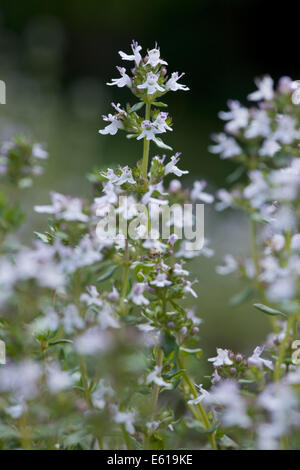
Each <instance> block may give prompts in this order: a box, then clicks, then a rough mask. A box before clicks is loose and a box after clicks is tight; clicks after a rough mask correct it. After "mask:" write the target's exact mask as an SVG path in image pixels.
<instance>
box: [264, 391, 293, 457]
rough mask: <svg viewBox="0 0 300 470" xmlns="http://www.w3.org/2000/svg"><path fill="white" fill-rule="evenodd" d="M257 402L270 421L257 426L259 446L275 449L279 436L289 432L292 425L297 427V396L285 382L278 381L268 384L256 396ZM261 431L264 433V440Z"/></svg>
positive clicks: (277, 446)
mask: <svg viewBox="0 0 300 470" xmlns="http://www.w3.org/2000/svg"><path fill="white" fill-rule="evenodd" d="M258 403H259V404H260V405H261V406H262V408H264V409H265V410H267V412H268V413H269V417H270V423H268V424H264V425H261V426H260V428H259V433H258V434H259V436H258V437H259V443H258V445H259V448H260V449H277V448H279V440H280V437H281V436H284V435H286V434H287V433H289V431H290V429H291V428H292V427H293V426H295V425H296V426H298V427H299V412H298V411H297V405H298V400H297V397H296V395H295V394H294V392H293V391H292V389H291V388H290V387H289V386H288V385H287V384H285V383H280V382H279V383H273V384H270V385H268V386H267V388H266V389H265V390H264V391H263V392H262V393H261V394H260V396H259V397H258ZM263 433H266V440H265V439H264V436H263Z"/></svg>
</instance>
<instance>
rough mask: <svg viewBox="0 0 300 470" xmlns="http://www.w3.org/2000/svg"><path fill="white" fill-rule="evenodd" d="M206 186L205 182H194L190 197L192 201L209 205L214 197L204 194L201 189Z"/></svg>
mask: <svg viewBox="0 0 300 470" xmlns="http://www.w3.org/2000/svg"><path fill="white" fill-rule="evenodd" d="M205 186H206V181H204V180H202V181H195V182H194V186H193V189H192V190H191V193H190V196H191V199H192V201H203V202H205V203H206V204H211V203H212V202H213V200H214V197H213V196H212V195H211V194H208V193H205V192H204V191H203V189H204V188H205Z"/></svg>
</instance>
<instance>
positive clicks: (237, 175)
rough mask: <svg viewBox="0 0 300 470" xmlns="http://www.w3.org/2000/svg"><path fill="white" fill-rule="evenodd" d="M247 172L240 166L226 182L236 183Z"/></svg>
mask: <svg viewBox="0 0 300 470" xmlns="http://www.w3.org/2000/svg"><path fill="white" fill-rule="evenodd" d="M244 172H245V167H244V166H243V165H241V166H238V167H237V169H236V170H234V172H233V173H230V175H229V176H227V178H226V181H227V182H228V183H230V184H231V183H235V182H236V181H237V180H238V179H239V178H240V177H241V176H242V174H243V173H244Z"/></svg>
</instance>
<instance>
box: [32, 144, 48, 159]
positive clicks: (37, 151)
mask: <svg viewBox="0 0 300 470" xmlns="http://www.w3.org/2000/svg"><path fill="white" fill-rule="evenodd" d="M32 156H33V157H34V158H40V159H41V160H45V159H46V158H48V152H47V151H46V150H45V149H43V147H42V145H41V144H34V145H33V146H32Z"/></svg>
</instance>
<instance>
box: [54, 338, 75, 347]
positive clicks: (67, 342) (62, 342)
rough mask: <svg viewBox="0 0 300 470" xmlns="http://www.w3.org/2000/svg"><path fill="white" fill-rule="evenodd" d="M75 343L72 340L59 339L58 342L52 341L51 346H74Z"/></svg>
mask: <svg viewBox="0 0 300 470" xmlns="http://www.w3.org/2000/svg"><path fill="white" fill-rule="evenodd" d="M72 343H73V341H71V340H70V339H58V340H56V341H50V342H49V346H56V345H57V344H72Z"/></svg>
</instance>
